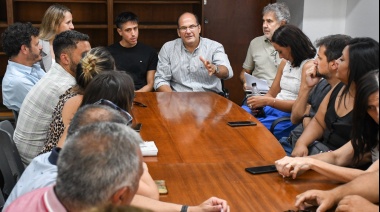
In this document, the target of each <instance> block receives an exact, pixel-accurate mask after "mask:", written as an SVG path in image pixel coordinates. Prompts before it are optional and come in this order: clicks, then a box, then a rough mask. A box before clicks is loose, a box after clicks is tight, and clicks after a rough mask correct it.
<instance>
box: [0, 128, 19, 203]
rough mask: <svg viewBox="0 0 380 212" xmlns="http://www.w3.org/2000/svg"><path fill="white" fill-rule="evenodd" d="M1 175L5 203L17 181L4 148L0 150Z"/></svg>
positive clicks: (0, 184) (0, 185)
mask: <svg viewBox="0 0 380 212" xmlns="http://www.w3.org/2000/svg"><path fill="white" fill-rule="evenodd" d="M3 133H4V132H3ZM0 174H1V178H2V181H1V183H0V188H1V196H2V198H3V199H4V201H5V200H6V199H7V198H8V196H9V195H10V194H11V191H12V189H13V187H14V186H15V185H16V182H17V181H16V179H15V178H14V176H13V174H12V171H11V168H10V166H9V163H8V159H7V157H6V156H5V151H4V149H2V148H0ZM0 198H1V197H0ZM0 203H1V201H0ZM3 205H4V204H3ZM3 205H2V206H3ZM0 206H1V205H0Z"/></svg>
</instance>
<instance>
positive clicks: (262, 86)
mask: <svg viewBox="0 0 380 212" xmlns="http://www.w3.org/2000/svg"><path fill="white" fill-rule="evenodd" d="M244 77H245V82H246V84H247V87H251V85H252V83H254V82H255V83H256V85H257V89H259V91H260V92H262V93H267V92H268V91H269V86H268V83H267V81H266V80H263V79H259V78H257V77H255V76H252V75H250V74H247V73H244Z"/></svg>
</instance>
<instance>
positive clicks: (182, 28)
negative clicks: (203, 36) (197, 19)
mask: <svg viewBox="0 0 380 212" xmlns="http://www.w3.org/2000/svg"><path fill="white" fill-rule="evenodd" d="M197 27H199V24H197V25H194V24H192V25H190V26H188V27H186V26H181V27H178V30H179V31H180V32H186V31H187V29H189V30H190V31H193V30H195V28H197Z"/></svg>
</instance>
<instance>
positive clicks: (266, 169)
mask: <svg viewBox="0 0 380 212" xmlns="http://www.w3.org/2000/svg"><path fill="white" fill-rule="evenodd" d="M245 171H247V172H249V173H251V174H263V173H270V172H277V169H276V166H275V165H269V166H254V167H248V168H245Z"/></svg>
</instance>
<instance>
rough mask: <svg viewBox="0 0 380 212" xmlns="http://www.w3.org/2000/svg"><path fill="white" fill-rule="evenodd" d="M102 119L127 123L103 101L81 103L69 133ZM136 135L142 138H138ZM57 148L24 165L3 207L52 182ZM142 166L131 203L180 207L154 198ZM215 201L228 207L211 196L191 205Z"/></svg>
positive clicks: (156, 207)
mask: <svg viewBox="0 0 380 212" xmlns="http://www.w3.org/2000/svg"><path fill="white" fill-rule="evenodd" d="M105 121H106V122H112V123H122V124H124V125H126V124H127V120H126V119H125V118H123V117H122V116H121V115H120V114H119V113H118V112H116V110H113V109H111V108H109V107H106V106H102V105H86V106H83V107H82V108H81V109H79V110H78V112H77V113H76V114H75V116H74V118H73V119H72V121H71V124H70V126H69V130H68V137H70V136H71V135H73V134H75V132H76V131H77V130H78V129H81V127H84V126H87V125H90V124H94V123H98V122H105ZM139 139H140V140H141V138H139ZM66 142H67V141H66ZM78 142H80V141H78ZM65 148H66V145H65ZM65 148H64V149H65ZM60 151H61V148H59V147H57V148H54V149H53V150H52V152H51V153H45V154H42V155H39V156H37V157H36V158H35V159H33V161H32V163H31V164H30V165H29V166H28V167H27V168H26V170H25V171H24V173H23V174H22V176H21V178H20V180H19V181H18V182H17V184H16V186H15V188H14V189H13V190H12V193H11V194H10V196H9V197H8V200H7V202H6V204H5V208H6V207H7V206H8V205H9V204H11V203H12V202H13V201H14V200H15V199H17V198H18V197H20V196H22V195H23V194H25V193H28V192H30V191H33V190H35V189H38V188H42V187H45V186H50V185H52V184H54V182H55V180H56V177H57V166H56V162H57V158H58V155H59V156H60V155H61V153H60ZM143 167H144V172H143V174H142V177H141V179H140V184H139V188H138V190H137V195H135V197H134V199H133V202H132V204H133V205H134V206H137V207H149V208H150V209H152V210H158V209H161V210H162V211H167V210H171V209H177V208H178V211H179V209H180V208H181V207H182V206H181V205H178V204H172V203H165V202H160V201H158V200H157V199H158V190H157V187H156V185H155V184H154V183H153V185H152V184H150V183H149V181H150V180H151V177H150V175H149V173H148V170H147V167H146V165H145V164H143ZM58 168H59V167H58ZM36 173H43V174H36ZM213 201H215V203H213ZM147 203H149V206H147ZM214 204H215V205H217V204H221V205H222V206H223V208H225V210H224V211H227V208H228V206H227V205H226V202H225V201H224V200H220V199H218V198H210V199H209V200H207V201H205V202H204V203H203V204H201V205H200V206H192V207H194V208H196V209H204V210H205V211H212V210H211V209H206V208H208V207H210V206H212V205H214ZM218 209H219V210H218V211H220V208H218Z"/></svg>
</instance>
